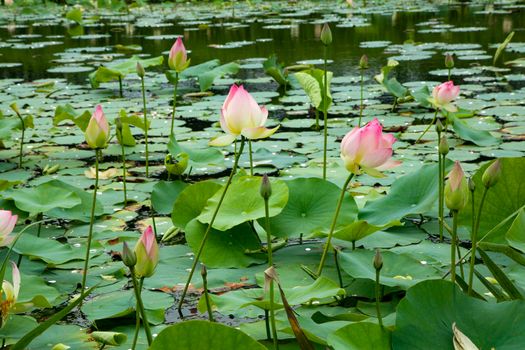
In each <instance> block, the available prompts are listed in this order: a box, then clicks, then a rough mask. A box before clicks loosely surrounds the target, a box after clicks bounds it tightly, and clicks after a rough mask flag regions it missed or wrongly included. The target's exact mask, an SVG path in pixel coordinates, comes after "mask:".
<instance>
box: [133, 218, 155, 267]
mask: <svg viewBox="0 0 525 350" xmlns="http://www.w3.org/2000/svg"><path fill="white" fill-rule="evenodd" d="M135 255H136V257H137V264H136V265H135V272H136V274H137V276H138V277H151V276H152V275H153V273H154V272H155V268H156V267H157V264H158V262H159V246H158V244H157V238H156V237H155V233H153V228H152V227H151V226H148V228H147V229H146V230H145V231H144V233H143V234H142V235H141V236H140V239H139V240H138V242H137V244H136V245H135Z"/></svg>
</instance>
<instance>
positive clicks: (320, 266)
mask: <svg viewBox="0 0 525 350" xmlns="http://www.w3.org/2000/svg"><path fill="white" fill-rule="evenodd" d="M353 177H354V173H350V175H349V176H348V178H347V179H346V181H345V184H344V185H343V189H342V190H341V196H340V197H339V201H338V202H337V207H336V208H335V214H334V218H333V219H332V224H331V225H330V232H329V233H328V238H327V239H326V245H325V247H324V250H323V255H322V256H321V262H320V263H319V268H318V269H317V276H318V277H319V276H321V273H322V272H323V267H324V263H325V261H326V256H327V254H328V250H329V249H330V244H331V241H332V235H333V234H334V229H335V224H336V222H337V217H338V216H339V211H340V210H341V206H342V204H343V199H344V198H345V193H346V188H347V187H348V184H349V183H350V181H351V180H352V178H353Z"/></svg>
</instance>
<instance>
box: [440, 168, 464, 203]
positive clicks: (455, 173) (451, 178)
mask: <svg viewBox="0 0 525 350" xmlns="http://www.w3.org/2000/svg"><path fill="white" fill-rule="evenodd" d="M444 194H445V204H446V205H447V208H449V209H450V210H461V209H463V208H465V206H466V205H467V202H468V197H469V189H468V184H467V179H466V178H465V173H464V172H463V169H462V168H461V165H460V164H459V162H458V161H456V163H455V164H454V168H452V171H451V172H450V173H449V174H448V180H447V183H446V184H445V193H444Z"/></svg>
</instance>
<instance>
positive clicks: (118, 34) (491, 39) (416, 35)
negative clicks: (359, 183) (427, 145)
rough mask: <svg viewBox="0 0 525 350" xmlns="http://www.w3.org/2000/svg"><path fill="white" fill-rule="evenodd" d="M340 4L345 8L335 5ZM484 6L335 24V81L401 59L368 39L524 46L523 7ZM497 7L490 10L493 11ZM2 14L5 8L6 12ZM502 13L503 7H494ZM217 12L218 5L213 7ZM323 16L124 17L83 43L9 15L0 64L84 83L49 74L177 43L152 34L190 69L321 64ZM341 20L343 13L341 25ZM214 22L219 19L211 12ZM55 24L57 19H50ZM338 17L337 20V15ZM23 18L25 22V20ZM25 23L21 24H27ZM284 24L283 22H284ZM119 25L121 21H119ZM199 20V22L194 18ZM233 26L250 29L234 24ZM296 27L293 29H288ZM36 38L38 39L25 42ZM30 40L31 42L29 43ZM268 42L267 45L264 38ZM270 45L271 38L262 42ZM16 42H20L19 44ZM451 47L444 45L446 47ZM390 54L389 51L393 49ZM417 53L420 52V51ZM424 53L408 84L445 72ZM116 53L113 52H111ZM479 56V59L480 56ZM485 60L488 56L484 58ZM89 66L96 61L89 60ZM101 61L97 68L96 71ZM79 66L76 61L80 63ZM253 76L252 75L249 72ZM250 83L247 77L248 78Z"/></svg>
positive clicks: (1, 73) (7, 74)
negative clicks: (78, 53) (271, 59)
mask: <svg viewBox="0 0 525 350" xmlns="http://www.w3.org/2000/svg"><path fill="white" fill-rule="evenodd" d="M337 6H340V5H337ZM484 9H485V8H484V7H481V6H469V5H462V6H459V5H457V6H452V7H448V6H440V7H437V12H430V11H425V12H393V13H387V14H384V15H383V14H378V13H374V14H361V15H359V16H357V18H359V17H363V18H364V19H366V21H367V22H368V23H370V24H371V25H370V26H363V27H338V26H336V25H335V24H332V31H333V37H334V44H333V46H331V47H330V48H329V56H330V57H331V58H332V59H333V60H334V64H331V65H330V67H329V69H330V70H332V71H334V73H335V74H336V76H337V75H339V76H340V75H344V74H348V73H352V72H354V71H355V70H356V65H357V62H358V61H359V58H360V56H361V55H362V54H364V53H366V54H367V55H368V56H369V59H370V66H371V68H372V69H373V70H371V71H370V72H373V73H374V74H375V73H377V70H378V68H379V67H381V66H382V65H384V63H385V62H386V58H387V57H391V56H396V55H399V54H398V53H388V52H385V49H386V48H385V47H379V48H362V47H360V43H362V42H368V41H389V42H391V43H392V44H403V43H404V42H406V41H413V42H416V43H436V42H440V43H445V44H458V43H461V44H480V45H481V48H477V49H476V50H478V51H479V50H482V51H483V50H485V51H486V53H485V54H486V55H490V56H492V55H493V54H494V51H495V49H494V48H491V47H490V45H493V44H497V43H500V42H501V41H503V40H504V38H505V37H506V36H507V34H508V33H509V32H510V31H513V30H515V31H516V35H515V36H514V39H513V42H522V41H525V28H524V26H525V8H521V9H520V8H519V7H516V8H513V9H511V11H510V13H499V12H498V11H496V12H495V13H491V14H486V13H476V12H477V11H480V10H484ZM491 9H492V7H491ZM0 10H1V9H0ZM496 10H497V8H496ZM210 11H213V6H211V7H210ZM323 16H329V14H327V13H326V10H324V11H323V13H321V12H314V13H310V14H308V15H307V16H305V17H300V16H299V17H290V18H286V21H280V22H279V23H277V24H279V25H282V24H284V25H285V26H288V27H286V28H283V29H268V28H265V27H266V26H268V25H269V24H271V23H269V22H270V20H271V19H272V17H271V16H269V15H261V18H259V19H256V18H240V19H233V18H221V19H211V24H210V26H209V27H208V28H203V27H201V28H199V27H198V25H197V24H195V23H192V24H191V25H188V24H186V25H184V26H181V25H178V24H177V21H164V23H171V25H170V26H160V27H143V26H137V25H134V24H133V22H130V23H126V22H123V21H122V20H126V18H127V17H126V15H122V16H113V18H111V19H108V18H102V19H101V24H102V25H98V26H96V25H95V26H86V27H85V28H84V34H87V35H91V34H107V35H109V36H107V37H101V38H90V39H78V38H73V37H71V36H70V35H68V34H67V27H66V26H65V25H64V22H63V21H57V20H56V18H55V20H52V21H48V22H49V25H46V24H45V23H46V20H40V21H39V22H38V25H33V24H32V23H33V20H29V21H22V22H20V21H18V22H16V23H15V22H14V21H12V20H10V19H8V18H7V17H5V16H4V21H3V23H2V24H3V25H1V26H0V40H1V42H0V63H2V64H5V63H21V64H22V65H21V66H16V67H2V66H1V65H0V67H2V68H0V77H2V78H22V79H24V80H36V79H41V78H49V77H56V78H61V77H65V78H67V79H69V80H71V81H75V82H82V81H84V80H85V79H86V76H87V74H88V73H86V72H83V73H67V74H65V73H49V72H47V69H49V68H51V67H56V66H60V65H61V64H63V63H56V62H53V61H54V60H56V59H57V58H58V57H57V55H56V54H58V53H61V52H64V51H65V50H67V49H70V48H85V47H88V48H93V47H108V46H112V45H115V44H123V45H131V44H135V45H140V46H142V48H143V51H142V52H143V53H147V54H149V55H152V56H157V55H161V54H162V53H164V54H166V52H167V50H169V48H170V47H171V45H172V43H173V38H168V39H162V38H161V39H156V40H154V39H151V38H148V37H151V36H161V35H173V34H179V35H183V36H184V38H185V43H186V46H187V48H188V49H191V50H192V53H191V59H192V64H197V63H201V62H204V61H207V60H210V59H214V58H218V59H220V60H221V61H222V62H228V61H232V60H236V59H248V58H265V57H267V56H268V55H270V54H272V53H277V55H278V58H279V61H282V62H283V63H285V64H286V65H289V64H294V63H296V62H298V61H302V60H311V59H320V58H321V57H322V52H323V47H322V45H321V43H320V41H319V39H318V37H319V34H320V30H321V24H320V23H321V22H322V18H323ZM341 16H343V18H344V16H348V15H346V14H345V15H341V14H338V15H337V18H339V22H340V23H341ZM210 17H213V13H210ZM48 18H51V19H52V18H53V15H48ZM334 18H335V16H334ZM19 19H20V18H19ZM22 19H23V18H22ZM281 19H282V17H281ZM119 20H120V23H119ZM195 20H196V21H197V20H198V18H196V19H195ZM232 23H236V24H241V23H242V24H244V26H232V25H231V24H232ZM290 25H291V26H290ZM442 26H445V27H446V26H453V27H454V28H460V27H461V28H465V27H481V28H484V30H481V31H479V30H475V31H456V32H455V31H450V30H445V31H443V32H437V33H436V32H430V33H429V32H425V31H428V30H429V29H430V30H436V29H437V30H438V31H439V30H440V28H442ZM28 35H38V37H34V38H31V37H27V36H28ZM24 36H26V37H24ZM261 39H263V40H261ZM264 39H270V40H264ZM13 40H14V41H13ZM39 41H58V42H61V43H58V44H57V45H51V46H45V47H42V48H13V47H12V46H10V45H9V44H10V43H13V42H15V43H22V44H24V43H25V44H28V43H35V42H39ZM242 41H249V42H254V43H252V44H249V45H246V46H242V47H237V48H228V49H224V48H222V49H221V48H214V47H212V46H210V45H217V44H218V45H223V44H226V43H230V42H242ZM444 47H446V45H445V46H444ZM390 49H391V47H390V48H388V50H390ZM417 50H419V49H417ZM420 50H421V51H430V55H429V56H428V57H427V58H426V59H424V60H409V62H410V63H408V62H406V61H403V62H401V65H400V67H399V69H398V75H399V76H400V77H401V79H402V80H405V81H406V80H418V79H427V78H429V76H428V74H427V72H428V71H429V70H432V69H436V68H443V53H444V50H443V49H439V50H437V49H435V48H430V49H428V50H424V48H421V49H420ZM111 51H113V50H112V49H111V48H108V52H111ZM478 54H480V53H479V52H478ZM481 54H483V52H481ZM516 56H518V55H516V54H512V53H508V52H507V53H504V55H503V57H502V58H503V60H508V59H512V58H514V57H516ZM86 64H87V65H88V66H89V65H90V62H86ZM98 64H99V63H95V64H94V66H95V67H96V66H97V65H98ZM477 64H481V65H490V64H491V59H488V58H485V59H481V60H478V59H476V60H468V59H465V60H458V59H457V60H456V66H457V67H460V68H461V67H463V68H467V67H469V66H471V65H477ZM77 65H78V63H77ZM244 72H245V74H246V72H248V73H247V74H253V73H250V72H253V71H244ZM244 77H246V76H244Z"/></svg>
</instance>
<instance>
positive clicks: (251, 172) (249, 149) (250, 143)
mask: <svg viewBox="0 0 525 350" xmlns="http://www.w3.org/2000/svg"><path fill="white" fill-rule="evenodd" d="M248 152H249V153H250V176H253V156H252V140H248Z"/></svg>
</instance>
